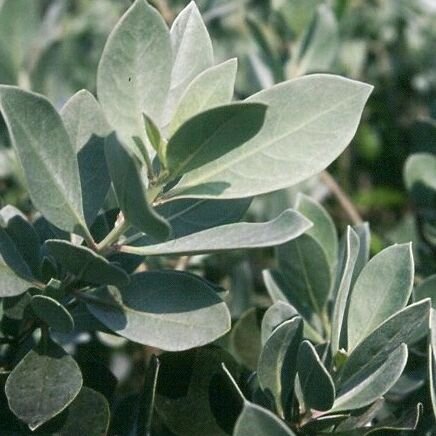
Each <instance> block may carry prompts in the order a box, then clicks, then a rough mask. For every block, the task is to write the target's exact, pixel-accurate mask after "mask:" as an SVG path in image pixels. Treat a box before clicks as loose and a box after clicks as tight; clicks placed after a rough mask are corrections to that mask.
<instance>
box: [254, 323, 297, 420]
mask: <svg viewBox="0 0 436 436" xmlns="http://www.w3.org/2000/svg"><path fill="white" fill-rule="evenodd" d="M302 339H303V322H302V319H301V318H300V317H294V318H292V319H290V320H289V321H285V322H283V323H282V324H280V325H279V326H278V327H277V328H276V329H275V330H274V331H273V333H272V334H271V336H270V337H269V338H268V340H267V341H266V343H265V345H264V347H263V349H262V352H261V354H260V357H259V363H258V367H257V376H258V377H259V383H260V386H261V388H262V390H263V391H264V392H265V394H266V395H267V396H268V397H270V398H271V399H273V400H274V403H275V407H276V409H277V412H278V413H279V415H280V416H281V417H284V415H285V413H286V410H287V408H288V406H289V400H290V394H291V392H292V389H293V386H294V378H295V374H296V372H297V354H298V347H299V345H300V342H301V341H302Z"/></svg>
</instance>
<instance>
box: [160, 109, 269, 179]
mask: <svg viewBox="0 0 436 436" xmlns="http://www.w3.org/2000/svg"><path fill="white" fill-rule="evenodd" d="M266 109H267V107H266V106H265V105H263V104H258V103H233V104H229V105H226V106H219V107H216V108H213V109H209V110H207V111H205V112H201V113H200V114H198V115H195V116H194V117H193V118H191V119H189V120H188V121H186V122H185V123H184V124H183V125H182V126H181V127H180V128H179V129H178V130H177V131H176V133H175V134H174V135H173V136H172V137H171V138H170V140H169V141H168V145H167V148H166V161H167V167H168V170H169V171H170V177H171V178H173V179H174V178H175V177H177V176H180V175H182V174H184V173H186V172H188V171H192V170H195V169H196V168H199V167H201V166H203V165H205V164H207V163H209V162H212V161H214V160H216V159H218V158H219V157H221V156H223V155H225V154H226V153H228V152H230V151H231V150H233V149H235V148H238V147H240V146H241V145H242V144H244V143H245V142H247V141H248V140H250V139H251V138H252V137H253V136H255V135H256V134H257V133H258V132H259V130H260V129H261V128H262V126H263V122H264V119H265V112H266Z"/></svg>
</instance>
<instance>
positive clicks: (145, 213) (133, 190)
mask: <svg viewBox="0 0 436 436" xmlns="http://www.w3.org/2000/svg"><path fill="white" fill-rule="evenodd" d="M141 1H142V0H141ZM105 153H106V160H107V164H108V167H109V173H110V176H111V179H112V183H113V185H114V190H115V194H116V197H117V200H118V205H119V206H120V209H121V210H122V212H123V214H124V218H125V219H126V220H127V221H128V222H129V224H132V225H133V226H135V227H136V228H138V230H140V231H141V232H144V233H147V234H148V235H149V236H151V237H152V238H154V239H156V240H158V241H162V240H165V239H168V237H169V235H170V226H169V224H168V222H167V221H166V220H165V219H164V218H162V217H161V216H159V215H158V214H157V213H156V212H155V211H154V209H153V208H152V206H151V205H149V204H148V201H147V198H146V194H145V188H144V182H143V180H142V178H141V173H140V168H139V165H138V163H137V161H136V160H135V157H134V156H133V155H132V154H131V153H130V152H129V151H128V150H127V149H126V148H125V147H124V146H123V145H121V143H120V142H119V141H118V139H117V137H116V135H115V134H111V135H110V136H109V137H108V138H107V140H106V145H105Z"/></svg>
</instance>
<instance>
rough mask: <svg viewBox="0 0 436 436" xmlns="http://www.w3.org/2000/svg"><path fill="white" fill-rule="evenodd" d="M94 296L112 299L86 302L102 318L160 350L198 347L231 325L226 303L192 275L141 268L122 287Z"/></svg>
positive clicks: (112, 327)
mask: <svg viewBox="0 0 436 436" xmlns="http://www.w3.org/2000/svg"><path fill="white" fill-rule="evenodd" d="M93 295H94V296H96V297H99V298H101V299H103V300H105V301H107V302H108V303H107V304H101V303H99V304H88V309H89V310H90V311H91V313H92V314H93V315H94V316H95V317H96V318H97V319H98V320H99V321H101V322H102V323H103V324H105V325H106V326H107V327H108V328H110V329H111V330H113V331H115V332H116V333H118V334H119V335H121V336H124V337H126V338H127V339H130V340H131V341H134V342H138V343H140V344H144V345H149V346H152V347H157V348H160V349H162V350H168V351H182V350H187V349H190V348H193V347H200V346H202V345H205V344H208V343H210V342H213V341H214V340H215V339H218V338H219V337H220V336H223V335H224V334H225V333H226V332H227V331H228V330H229V329H230V315H229V311H228V309H227V306H226V304H225V303H224V302H223V301H222V300H221V298H219V296H218V295H217V293H216V292H215V290H214V289H213V288H211V287H210V286H209V284H208V283H207V282H205V281H203V280H201V279H200V278H198V277H196V276H194V275H192V274H187V273H182V272H179V271H155V272H147V273H140V274H136V275H134V276H132V280H131V283H130V285H128V286H127V287H124V288H121V290H120V291H119V290H118V289H116V288H112V287H111V288H109V289H107V288H101V289H99V290H97V291H96V292H95V293H94V294H93Z"/></svg>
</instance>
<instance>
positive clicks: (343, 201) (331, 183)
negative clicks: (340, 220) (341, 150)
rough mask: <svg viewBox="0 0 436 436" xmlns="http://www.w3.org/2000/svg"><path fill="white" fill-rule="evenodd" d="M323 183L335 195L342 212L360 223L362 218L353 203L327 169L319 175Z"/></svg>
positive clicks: (352, 220) (356, 222)
mask: <svg viewBox="0 0 436 436" xmlns="http://www.w3.org/2000/svg"><path fill="white" fill-rule="evenodd" d="M320 178H321V180H322V181H323V182H324V184H325V185H326V186H327V187H328V188H329V189H330V191H331V193H332V194H333V195H334V196H335V197H336V199H337V200H338V202H339V204H340V205H341V207H342V209H343V210H344V212H345V213H346V214H347V215H348V218H349V219H350V221H351V222H352V223H353V224H354V225H357V224H362V223H363V220H362V217H361V216H360V214H359V212H358V211H357V209H356V207H355V206H354V204H353V203H352V202H351V200H350V198H349V197H348V195H347V194H346V193H345V192H344V191H343V190H342V188H341V187H340V186H339V185H338V183H337V182H336V180H335V179H334V178H333V177H332V176H331V174H330V173H328V172H327V171H323V172H322V173H321V176H320Z"/></svg>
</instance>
